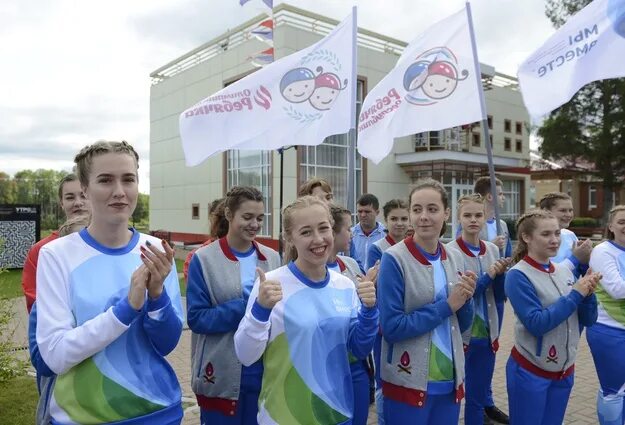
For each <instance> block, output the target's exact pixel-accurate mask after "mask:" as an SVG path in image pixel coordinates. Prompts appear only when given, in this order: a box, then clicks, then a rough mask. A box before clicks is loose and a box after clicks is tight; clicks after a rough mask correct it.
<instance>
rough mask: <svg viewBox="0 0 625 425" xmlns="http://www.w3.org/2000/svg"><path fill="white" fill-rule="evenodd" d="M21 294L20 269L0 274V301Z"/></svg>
mask: <svg viewBox="0 0 625 425" xmlns="http://www.w3.org/2000/svg"><path fill="white" fill-rule="evenodd" d="M22 295H24V293H23V292H22V269H15V270H3V271H2V272H0V299H11V298H17V297H21V296H22Z"/></svg>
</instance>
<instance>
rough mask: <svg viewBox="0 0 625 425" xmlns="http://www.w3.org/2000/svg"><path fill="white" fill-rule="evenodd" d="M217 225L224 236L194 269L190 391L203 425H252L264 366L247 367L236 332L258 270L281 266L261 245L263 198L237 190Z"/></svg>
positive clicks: (202, 252) (200, 255)
mask: <svg viewBox="0 0 625 425" xmlns="http://www.w3.org/2000/svg"><path fill="white" fill-rule="evenodd" d="M215 214H216V215H217V218H216V220H215V221H214V223H213V225H214V226H216V227H218V228H220V229H222V232H223V231H224V230H225V232H226V234H225V235H224V234H223V233H222V234H218V235H217V236H218V237H219V239H217V240H216V241H213V242H211V243H210V244H208V245H206V246H203V247H201V248H200V249H198V250H197V251H196V252H195V254H193V257H192V258H191V263H190V264H189V276H188V288H187V322H188V323H189V328H190V329H191V330H192V331H193V337H192V340H191V368H192V369H191V371H192V374H191V389H192V390H193V392H194V393H195V395H196V398H197V402H198V404H199V406H200V419H201V423H202V424H211V425H253V424H256V415H257V413H258V396H259V394H260V388H261V381H262V376H263V365H262V362H260V361H259V362H255V363H254V364H252V365H248V366H242V365H241V363H240V362H239V361H238V360H237V358H236V355H235V352H234V340H233V337H234V332H235V331H236V329H237V327H238V326H239V322H240V321H241V319H242V318H243V314H244V313H245V306H246V304H247V299H248V297H249V295H250V292H252V285H253V284H254V280H255V279H256V269H257V268H260V269H261V270H263V271H269V270H273V269H275V268H278V267H279V266H280V258H279V256H278V253H277V252H276V251H274V250H273V249H271V248H269V247H266V246H264V245H261V244H258V243H256V240H255V239H256V235H257V233H258V232H259V231H260V230H261V228H262V225H263V220H264V218H265V207H264V203H263V195H262V193H261V192H260V191H259V190H258V189H256V188H253V187H241V186H235V187H233V188H232V189H230V191H229V192H228V193H227V194H226V197H225V199H224V201H223V205H222V206H221V207H218V208H217V211H216V212H215Z"/></svg>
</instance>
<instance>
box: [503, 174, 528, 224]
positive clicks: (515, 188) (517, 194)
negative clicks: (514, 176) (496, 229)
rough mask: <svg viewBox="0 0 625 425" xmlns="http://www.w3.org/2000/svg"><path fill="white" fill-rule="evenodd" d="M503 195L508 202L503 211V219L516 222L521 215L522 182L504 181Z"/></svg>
mask: <svg viewBox="0 0 625 425" xmlns="http://www.w3.org/2000/svg"><path fill="white" fill-rule="evenodd" d="M502 183H503V193H504V195H505V196H506V202H505V203H504V205H503V209H502V210H501V218H502V219H509V220H516V219H517V218H518V217H519V215H521V213H522V211H521V188H522V187H523V181H522V180H503V181H502Z"/></svg>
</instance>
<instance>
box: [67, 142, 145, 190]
mask: <svg viewBox="0 0 625 425" xmlns="http://www.w3.org/2000/svg"><path fill="white" fill-rule="evenodd" d="M107 153H125V154H128V155H130V156H131V157H133V158H134V160H135V164H136V165H137V169H138V168H139V155H138V154H137V152H136V151H135V149H134V148H133V147H132V145H130V143H128V142H126V141H124V140H122V141H121V142H109V141H106V140H99V141H97V142H95V143H94V144H92V145H87V146H85V147H84V148H82V149H81V150H80V152H78V155H76V157H75V158H74V162H75V163H76V174H77V175H78V180H80V184H81V185H82V186H85V187H86V186H88V185H89V173H90V172H91V165H92V164H93V158H94V157H96V156H100V155H104V154H107ZM137 177H138V176H137Z"/></svg>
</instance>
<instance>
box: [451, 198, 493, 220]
mask: <svg viewBox="0 0 625 425" xmlns="http://www.w3.org/2000/svg"><path fill="white" fill-rule="evenodd" d="M469 202H475V203H476V204H482V206H483V207H484V209H486V199H485V198H484V197H483V196H482V195H480V194H479V193H471V194H469V195H464V196H462V197H460V199H458V211H457V212H456V213H457V215H458V218H460V214H461V212H462V207H463V206H464V205H465V204H468V203H469Z"/></svg>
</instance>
